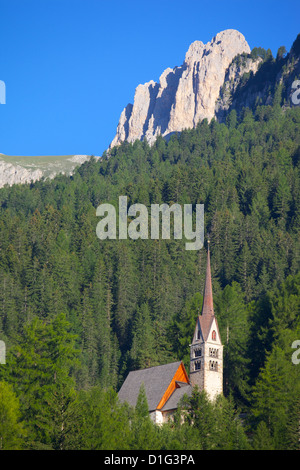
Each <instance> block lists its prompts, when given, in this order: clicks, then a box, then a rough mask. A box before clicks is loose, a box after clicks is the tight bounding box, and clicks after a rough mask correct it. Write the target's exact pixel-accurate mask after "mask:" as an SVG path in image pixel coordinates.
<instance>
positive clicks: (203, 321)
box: [190, 241, 223, 399]
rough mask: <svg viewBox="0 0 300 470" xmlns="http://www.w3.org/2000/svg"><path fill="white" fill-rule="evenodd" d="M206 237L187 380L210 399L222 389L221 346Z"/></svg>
mask: <svg viewBox="0 0 300 470" xmlns="http://www.w3.org/2000/svg"><path fill="white" fill-rule="evenodd" d="M209 245H210V243H209V241H208V243H207V264H206V276H205V285H204V292H203V305H202V312H201V315H199V316H198V318H197V322H196V327H195V333H194V337H193V341H192V344H191V345H190V382H191V384H192V386H195V385H197V386H198V388H199V390H205V391H206V392H207V394H208V396H209V398H210V399H214V398H215V397H216V396H217V395H219V394H222V393H223V346H222V342H221V337H220V333H219V328H218V322H217V319H216V317H215V313H214V305H213V293H212V280H211V268H210V250H209Z"/></svg>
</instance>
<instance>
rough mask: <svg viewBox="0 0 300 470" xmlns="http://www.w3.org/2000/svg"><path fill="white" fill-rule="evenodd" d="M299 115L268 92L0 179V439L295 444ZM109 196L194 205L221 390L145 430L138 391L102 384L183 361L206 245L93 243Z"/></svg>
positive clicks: (299, 410) (133, 445)
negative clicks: (9, 182)
mask: <svg viewBox="0 0 300 470" xmlns="http://www.w3.org/2000/svg"><path fill="white" fill-rule="evenodd" d="M299 124H300V108H299V107H295V108H291V109H286V110H285V111H283V110H282V108H281V107H280V105H279V103H278V102H276V100H274V103H273V106H258V107H257V108H256V109H255V111H254V112H252V111H251V110H249V109H245V110H244V112H243V114H242V116H240V117H238V116H237V114H236V112H235V111H231V113H230V114H229V116H228V118H227V121H226V123H222V124H220V123H217V122H216V121H214V120H213V121H212V122H211V123H208V122H207V121H206V120H204V121H202V122H201V123H199V125H198V126H197V128H196V129H193V130H185V131H183V132H182V133H181V134H178V135H174V136H172V137H171V139H170V141H169V142H166V141H165V140H164V139H162V138H161V137H158V139H157V141H156V142H155V144H154V145H153V146H152V147H150V146H149V145H148V143H147V142H146V141H145V142H139V141H136V142H135V143H134V144H129V143H126V142H125V143H124V144H122V145H121V146H120V147H117V148H114V149H113V150H112V151H111V152H110V155H109V156H108V155H106V154H104V155H103V156H102V158H101V159H97V160H96V159H95V158H92V159H91V160H90V161H89V162H86V163H85V164H83V165H82V166H81V167H80V168H78V169H77V170H76V172H75V174H74V175H73V176H72V177H66V176H63V175H60V176H57V177H56V178H55V179H54V180H52V181H50V180H45V181H40V182H36V183H34V184H31V185H22V186H21V185H16V186H13V187H11V188H8V187H6V188H3V189H1V190H0V208H1V209H0V233H1V237H0V339H1V340H3V341H5V343H6V347H7V357H6V364H5V365H1V366H0V381H1V382H0V407H1V409H0V414H1V416H3V418H2V422H1V423H0V435H1V436H2V439H1V446H2V448H33V449H37V448H43V449H48V448H49V449H62V448H64V449H65V448H66V449H74V448H88V449H101V448H102V449H105V448H106V449H121V448H130V449H138V448H141V449H147V448H150V449H163V448H164V449H180V448H183V449H191V448H192V449H199V448H200V449H212V448H220V449H222V448H234V449H240V448H267V449H271V448H275V449H286V448H289V449H292V448H299V432H300V431H299V419H300V364H299V365H296V364H294V363H293V362H292V354H293V352H294V350H293V349H292V347H291V345H292V343H293V342H294V341H295V340H300V317H299V311H300V309H299V291H300V282H299V281H300V275H299V222H300V212H299V211H300V185H299V156H300V133H299ZM120 195H122V196H127V197H128V205H132V204H133V203H142V204H145V205H146V206H147V207H148V208H149V209H150V205H151V204H154V203H159V204H162V203H167V204H169V205H171V204H172V203H179V204H181V205H183V204H188V203H189V204H193V205H196V204H200V203H203V204H204V212H205V234H206V235H207V234H209V236H210V242H211V267H212V275H213V291H214V302H215V314H216V316H217V318H218V322H219V326H220V332H221V337H222V341H223V344H224V390H225V397H223V398H221V399H220V400H219V401H218V402H217V403H216V404H214V405H212V404H210V403H209V402H208V401H207V398H206V396H205V394H204V393H198V392H197V391H195V393H194V395H193V397H192V398H191V399H190V402H189V407H188V409H189V411H188V412H187V414H188V416H187V419H186V421H185V423H181V422H180V420H179V419H177V420H175V422H174V423H170V424H166V425H164V426H163V427H162V428H157V427H155V426H154V425H152V423H151V422H150V421H149V419H148V417H147V413H146V412H145V410H146V403H145V396H144V395H143V391H142V390H141V393H140V399H139V403H138V405H137V409H136V410H130V409H129V408H128V407H127V406H126V405H121V404H119V403H118V402H117V395H116V392H117V391H118V389H119V387H120V385H121V384H122V382H123V380H124V378H125V377H126V375H127V373H128V372H129V371H130V370H133V369H138V368H144V367H149V366H154V365H158V364H163V363H166V362H171V361H173V360H183V361H184V363H185V366H186V367H187V369H188V366H189V344H190V341H191V338H192V336H193V331H194V326H195V321H196V317H197V315H198V314H199V310H200V309H201V304H202V291H203V286H204V276H205V264H206V245H205V247H204V248H202V249H201V250H199V251H186V250H185V241H184V240H174V239H172V238H171V239H170V240H130V239H128V240H102V241H101V240H99V239H98V238H97V236H96V226H97V223H98V221H99V218H97V217H96V208H97V207H98V205H99V204H101V203H105V202H109V203H111V204H114V205H115V207H116V208H117V207H118V198H119V196H120ZM185 405H186V403H185ZM183 406H184V404H183ZM184 408H186V406H185V407H184ZM241 411H242V412H243V413H246V416H247V418H246V419H245V420H244V421H243V425H242V421H241V419H240V418H239V416H240V414H239V413H240V412H241ZM3 423H4V424H3ZM212 430H213V431H212ZM9 431H11V432H9Z"/></svg>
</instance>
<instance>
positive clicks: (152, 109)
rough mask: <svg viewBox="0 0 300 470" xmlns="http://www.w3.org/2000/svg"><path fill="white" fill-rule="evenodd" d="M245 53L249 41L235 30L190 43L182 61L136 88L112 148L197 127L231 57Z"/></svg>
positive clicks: (210, 111)
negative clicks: (155, 80) (205, 40)
mask: <svg viewBox="0 0 300 470" xmlns="http://www.w3.org/2000/svg"><path fill="white" fill-rule="evenodd" d="M243 53H246V54H249V53H250V48H249V45H248V43H247V42H246V40H245V38H244V36H243V35H242V34H241V33H239V32H238V31H236V30H233V29H228V30H225V31H222V32H220V33H218V34H217V35H216V36H215V37H214V38H213V39H212V41H211V42H208V43H207V44H203V42H201V41H195V42H193V43H192V44H191V45H190V47H189V49H188V51H187V53H186V56H185V61H184V63H183V65H181V66H180V67H175V68H174V69H171V68H168V69H166V70H165V71H164V72H163V73H162V75H161V77H160V79H159V83H155V82H154V81H150V82H148V83H145V84H144V85H139V86H138V87H137V88H136V91H135V96H134V103H133V105H132V104H129V105H127V106H126V108H125V109H124V110H123V112H122V114H121V117H120V120H119V124H118V127H117V133H116V136H115V138H114V140H113V141H112V143H111V146H110V147H113V146H115V145H118V144H120V143H121V142H122V141H124V140H127V141H129V142H134V141H135V140H136V139H140V140H142V139H143V138H146V139H147V140H148V142H149V143H150V144H151V143H153V142H154V140H155V138H156V137H157V135H158V134H161V135H162V136H167V135H169V134H171V133H173V132H178V131H181V130H183V129H185V128H192V127H195V126H196V125H197V123H198V122H199V121H200V120H202V119H204V118H207V119H208V120H211V119H212V118H213V117H215V116H216V103H217V100H218V98H219V95H220V90H221V87H222V86H223V84H224V80H225V76H226V71H227V69H228V67H229V65H230V64H231V62H232V60H233V59H234V57H236V56H237V55H239V54H243ZM251 67H252V65H251V64H250V63H249V64H248V69H251ZM254 68H255V67H254ZM218 110H220V103H219V106H218Z"/></svg>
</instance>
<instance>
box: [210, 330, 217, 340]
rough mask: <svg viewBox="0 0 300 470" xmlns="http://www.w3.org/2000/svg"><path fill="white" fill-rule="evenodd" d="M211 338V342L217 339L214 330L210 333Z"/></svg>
mask: <svg viewBox="0 0 300 470" xmlns="http://www.w3.org/2000/svg"><path fill="white" fill-rule="evenodd" d="M211 338H212V340H213V341H216V339H217V333H216V331H215V330H214V331H213V332H212V334H211Z"/></svg>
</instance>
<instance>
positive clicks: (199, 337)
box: [197, 330, 201, 339]
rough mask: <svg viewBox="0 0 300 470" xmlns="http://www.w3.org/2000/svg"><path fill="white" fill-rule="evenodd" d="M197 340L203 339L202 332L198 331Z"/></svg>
mask: <svg viewBox="0 0 300 470" xmlns="http://www.w3.org/2000/svg"><path fill="white" fill-rule="evenodd" d="M197 339H201V334H200V330H198V332H197Z"/></svg>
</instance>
